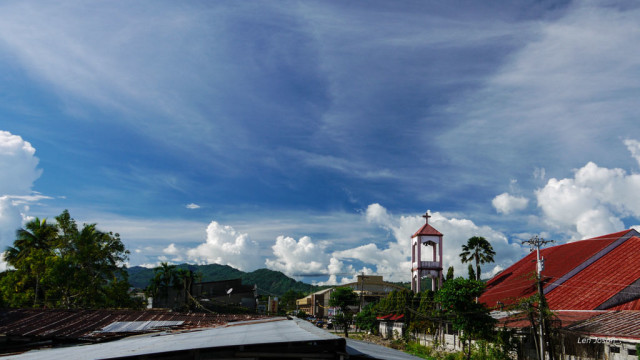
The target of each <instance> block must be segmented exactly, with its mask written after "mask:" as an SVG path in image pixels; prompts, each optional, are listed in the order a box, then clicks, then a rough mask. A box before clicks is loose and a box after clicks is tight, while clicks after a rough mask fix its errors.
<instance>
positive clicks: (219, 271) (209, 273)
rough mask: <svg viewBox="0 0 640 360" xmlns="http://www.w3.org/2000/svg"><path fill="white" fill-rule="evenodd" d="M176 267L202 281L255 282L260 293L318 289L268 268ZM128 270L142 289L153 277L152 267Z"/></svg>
mask: <svg viewBox="0 0 640 360" xmlns="http://www.w3.org/2000/svg"><path fill="white" fill-rule="evenodd" d="M176 267H177V268H180V269H188V270H191V271H193V272H194V273H195V274H202V281H203V282H206V281H219V280H230V279H238V278H240V279H242V283H243V284H245V285H253V284H257V285H258V288H259V289H260V290H263V291H260V294H261V295H262V294H267V295H272V294H274V295H282V294H284V293H285V292H287V290H290V289H291V290H294V291H300V292H304V293H312V292H315V291H318V290H320V287H318V286H314V285H310V284H306V283H303V282H301V281H296V280H294V279H292V278H290V277H288V276H286V275H285V274H283V273H281V272H279V271H273V270H268V269H258V270H255V271H252V272H248V273H247V272H244V271H240V270H238V269H234V268H232V267H231V266H227V265H218V264H211V265H191V264H181V265H177V266H176ZM127 270H128V272H129V283H131V285H132V286H134V287H137V288H141V289H144V288H145V287H147V285H149V281H150V280H151V278H152V277H153V269H147V268H144V267H140V266H134V267H131V268H129V269H127Z"/></svg>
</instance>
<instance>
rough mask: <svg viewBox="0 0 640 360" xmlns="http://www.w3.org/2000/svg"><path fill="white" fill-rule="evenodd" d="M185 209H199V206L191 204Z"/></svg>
mask: <svg viewBox="0 0 640 360" xmlns="http://www.w3.org/2000/svg"><path fill="white" fill-rule="evenodd" d="M186 208H187V209H191V210H195V209H200V205H198V204H194V203H191V204H187V206H186Z"/></svg>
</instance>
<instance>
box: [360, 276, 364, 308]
mask: <svg viewBox="0 0 640 360" xmlns="http://www.w3.org/2000/svg"><path fill="white" fill-rule="evenodd" d="M360 280H361V282H360V311H362V307H363V305H364V293H363V292H364V271H363V272H362V275H361V276H360Z"/></svg>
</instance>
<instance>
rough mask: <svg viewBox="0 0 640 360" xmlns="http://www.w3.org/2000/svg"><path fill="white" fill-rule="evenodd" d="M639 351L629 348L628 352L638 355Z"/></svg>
mask: <svg viewBox="0 0 640 360" xmlns="http://www.w3.org/2000/svg"><path fill="white" fill-rule="evenodd" d="M637 353H638V352H637V351H636V349H627V354H628V355H634V356H635V355H636V354H637Z"/></svg>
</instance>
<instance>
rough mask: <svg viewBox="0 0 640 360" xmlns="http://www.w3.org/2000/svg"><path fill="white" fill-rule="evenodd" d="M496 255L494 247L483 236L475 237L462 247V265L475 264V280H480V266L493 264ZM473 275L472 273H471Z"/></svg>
mask: <svg viewBox="0 0 640 360" xmlns="http://www.w3.org/2000/svg"><path fill="white" fill-rule="evenodd" d="M495 254H496V252H495V251H493V246H491V243H489V241H487V239H485V238H483V237H482V236H473V237H471V238H469V240H467V243H466V244H465V245H462V252H461V253H460V260H462V263H463V264H464V263H467V262H472V261H473V262H475V265H476V271H475V275H476V277H475V279H476V280H480V275H481V269H480V264H485V263H492V262H493V256H494V255H495ZM469 275H471V271H469Z"/></svg>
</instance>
